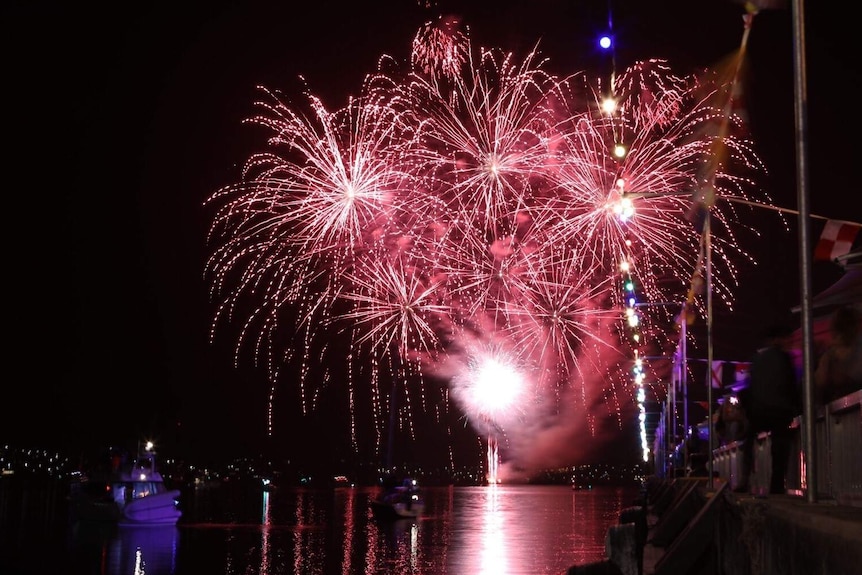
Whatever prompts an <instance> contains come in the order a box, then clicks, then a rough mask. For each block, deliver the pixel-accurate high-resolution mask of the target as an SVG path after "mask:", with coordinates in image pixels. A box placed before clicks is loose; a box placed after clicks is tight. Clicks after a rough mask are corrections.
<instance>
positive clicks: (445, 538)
mask: <svg viewBox="0 0 862 575" xmlns="http://www.w3.org/2000/svg"><path fill="white" fill-rule="evenodd" d="M375 493H376V491H375V489H374V488H349V487H348V488H338V489H334V490H310V489H283V488H279V489H275V490H272V491H265V490H262V489H260V488H259V487H258V488H253V487H251V486H242V487H241V486H228V485H217V486H211V487H206V488H198V489H196V490H194V491H190V492H188V493H184V494H183V497H182V499H181V501H182V506H183V517H182V518H181V520H180V523H179V524H178V525H177V526H176V527H119V528H118V527H114V526H105V525H87V524H74V525H68V524H66V523H65V520H66V516H65V514H63V513H62V512H59V510H58V512H57V513H56V514H55V515H54V520H53V523H52V522H50V521H47V520H46V519H45V518H44V517H42V518H41V519H37V520H35V521H33V522H32V523H27V522H22V521H21V518H20V517H18V516H16V517H13V518H11V519H12V520H13V522H14V523H15V525H16V530H15V531H14V533H15V537H14V538H13V537H10V535H11V534H12V533H13V531H10V530H9V529H8V527H9V526H10V523H9V521H10V518H9V517H7V516H6V515H7V514H6V513H5V512H6V511H8V509H7V508H5V507H0V520H2V522H0V552H2V553H0V555H3V556H4V558H3V560H2V562H0V572H4V573H5V572H7V571H8V572H27V573H30V574H34V575H35V574H39V573H57V572H66V573H72V574H76V573H88V574H93V575H144V574H146V575H195V574H197V573H207V574H211V575H222V574H223V575H244V574H246V573H257V574H260V575H331V574H339V575H351V574H362V575H384V574H385V575H449V574H452V575H463V574H470V575H482V574H487V575H542V574H548V575H559V574H560V573H564V572H565V571H566V569H568V568H569V567H571V566H572V565H575V564H585V563H590V562H593V561H598V560H600V559H602V558H603V557H604V539H605V534H606V532H607V529H608V527H609V526H610V525H613V524H615V523H617V522H618V520H619V513H620V511H621V510H622V509H623V508H625V507H628V506H630V505H631V504H632V501H633V500H634V498H635V497H636V496H637V489H636V488H635V487H628V488H597V489H593V490H581V491H575V490H572V489H571V488H570V487H567V486H508V485H505V484H504V485H491V486H487V487H440V488H425V490H424V493H425V499H426V513H425V515H424V516H422V517H420V518H418V519H404V520H398V521H388V522H378V521H376V520H375V519H374V518H373V517H372V515H371V510H370V499H371V497H373V496H374V495H375ZM43 508H44V506H43ZM51 508H52V509H53V508H54V507H51ZM49 524H54V525H56V530H57V532H59V533H65V534H64V535H63V536H62V537H60V538H52V537H50V536H48V535H49V534H48V533H45V532H44V531H45V530H46V526H47V525H49ZM22 529H23V530H24V531H23V532H21V530H22ZM28 529H29V530H30V531H29V532H28V531H27V530H28ZM52 529H53V528H52ZM34 530H35V531H42V534H41V535H39V534H38V533H34ZM49 531H50V529H49ZM24 541H27V542H28V543H27V544H26V545H22V544H21V543H22V542H24ZM27 545H29V546H30V547H28V546H27ZM46 557H54V559H50V560H49V559H45V558H46ZM25 566H26V570H25V569H24V567H25Z"/></svg>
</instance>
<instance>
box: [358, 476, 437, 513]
mask: <svg viewBox="0 0 862 575" xmlns="http://www.w3.org/2000/svg"><path fill="white" fill-rule="evenodd" d="M371 511H372V513H373V514H374V517H376V518H377V519H409V518H415V517H419V516H421V515H422V513H423V512H424V511H425V500H424V499H423V498H422V494H421V493H420V492H419V487H418V485H417V483H416V480H415V479H410V478H408V479H405V480H404V481H403V482H401V483H400V484H397V485H384V487H383V488H382V490H381V491H380V493H378V494H377V496H376V497H374V498H373V499H372V500H371Z"/></svg>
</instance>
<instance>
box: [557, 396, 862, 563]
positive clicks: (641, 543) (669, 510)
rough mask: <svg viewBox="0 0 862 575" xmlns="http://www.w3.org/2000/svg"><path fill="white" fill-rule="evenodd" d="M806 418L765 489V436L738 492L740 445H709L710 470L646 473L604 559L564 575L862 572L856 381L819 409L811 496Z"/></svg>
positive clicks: (861, 427) (611, 533) (861, 424)
mask: <svg viewBox="0 0 862 575" xmlns="http://www.w3.org/2000/svg"><path fill="white" fill-rule="evenodd" d="M801 424H802V422H801V420H800V419H799V418H797V419H796V420H795V421H794V422H793V423H792V424H791V427H792V429H793V432H794V434H795V439H794V444H793V445H794V447H793V449H792V450H791V454H790V462H789V468H788V476H787V480H786V488H787V489H786V492H785V493H784V494H778V495H775V494H767V492H768V485H769V470H770V469H771V465H770V463H771V462H770V459H769V458H770V445H769V442H770V437H769V434H768V433H762V434H760V435H759V436H757V437H756V438H754V439H753V441H754V442H755V443H754V446H753V447H754V458H753V469H752V470H751V475H750V479H749V485H750V489H749V490H748V491H746V492H744V493H738V492H735V491H734V490H735V489H737V488H738V487H739V486H740V485H741V483H742V480H741V476H742V474H743V473H744V471H745V470H744V467H743V457H742V451H743V450H742V445H741V443H740V442H733V443H730V444H727V445H724V446H721V447H719V448H717V449H715V450H714V451H713V469H714V471H713V474H714V476H713V478H712V481H710V480H709V477H692V476H686V477H657V476H654V477H651V478H649V479H648V480H647V481H646V482H645V484H644V490H643V497H642V499H641V500H639V501H636V502H633V503H634V505H633V506H632V507H631V508H628V509H625V510H623V512H622V513H621V514H620V521H619V524H617V525H614V526H612V527H611V528H610V529H609V530H608V533H607V537H606V542H605V548H606V556H607V557H606V559H605V560H604V561H601V562H598V563H594V564H589V565H575V566H572V567H571V568H570V569H569V570H568V571H567V574H566V575H712V574H721V573H728V574H732V575H858V574H860V573H862V456H860V454H862V391H857V392H853V393H852V394H850V395H848V396H845V397H842V398H840V399H838V400H836V401H834V402H831V403H829V404H828V405H825V406H822V407H821V408H820V409H818V410H816V411H815V421H814V431H815V438H816V439H815V445H814V450H813V457H812V465H814V477H815V490H816V494H815V497H809V493H808V490H809V486H808V485H806V482H805V478H806V476H807V474H806V469H805V464H806V457H805V453H804V451H803V445H802V438H803V434H802V425H801Z"/></svg>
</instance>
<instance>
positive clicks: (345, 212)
mask: <svg viewBox="0 0 862 575" xmlns="http://www.w3.org/2000/svg"><path fill="white" fill-rule="evenodd" d="M383 62H385V63H386V64H387V65H391V66H392V71H391V72H384V71H383V66H381V68H380V69H379V70H378V71H377V72H376V73H375V74H372V75H369V76H368V77H367V78H366V82H365V83H364V84H363V86H362V88H361V97H359V98H351V99H350V100H349V101H348V103H347V105H346V106H345V107H344V108H342V109H339V110H335V111H329V110H328V109H327V108H326V107H325V106H324V104H323V102H322V101H321V100H320V99H319V98H317V97H315V96H314V95H312V94H311V93H307V94H306V97H307V102H306V111H305V112H302V111H299V110H298V109H294V108H292V107H291V106H289V105H288V104H287V103H285V102H283V101H282V100H281V99H280V98H279V97H278V96H277V95H276V94H275V93H273V92H270V91H265V94H266V95H267V97H268V99H267V100H266V101H263V102H261V103H259V105H260V108H261V112H260V113H259V114H258V115H256V116H255V117H253V118H251V119H250V120H249V121H250V122H251V123H253V124H256V125H258V126H262V127H264V128H265V129H267V130H268V132H269V134H270V135H269V138H268V140H267V142H268V144H269V148H270V149H269V150H268V151H266V152H263V153H259V154H255V155H253V156H251V158H250V159H249V161H248V162H247V163H246V168H245V170H244V172H243V177H242V180H241V181H240V182H238V183H236V184H233V185H230V186H227V187H225V188H223V189H221V190H219V191H218V192H216V193H215V194H213V196H212V197H211V198H210V199H209V201H208V203H209V205H215V206H216V212H215V216H214V220H213V225H212V229H211V234H210V239H211V241H212V242H214V243H216V242H221V243H218V244H217V245H216V247H215V249H214V251H213V254H212V256H211V257H210V259H209V260H208V262H207V272H208V274H209V277H210V279H211V282H212V286H213V296H214V298H216V299H218V300H219V304H220V305H219V306H218V308H217V311H216V314H215V319H214V321H213V333H214V332H215V330H216V326H217V325H218V324H221V323H222V322H229V321H232V320H233V319H234V318H235V316H239V317H240V318H241V321H242V325H243V327H242V329H241V333H240V337H239V341H238V343H237V356H239V353H240V350H241V348H242V347H243V345H244V344H243V342H245V341H246V340H247V339H252V340H253V342H254V348H255V352H256V356H258V357H263V358H266V361H267V362H270V363H273V364H278V363H279V362H278V359H279V358H280V357H282V356H280V355H279V354H273V353H271V350H270V349H268V348H269V347H271V346H274V345H276V346H278V345H283V346H285V347H286V348H288V349H291V348H293V347H296V348H297V351H296V353H293V352H291V353H285V354H284V356H288V355H290V356H296V357H298V358H300V361H301V363H302V368H301V370H300V373H301V374H302V376H301V379H300V385H301V386H302V387H303V390H302V394H303V397H305V396H306V394H308V391H306V390H305V389H304V386H305V385H306V382H307V381H308V373H309V370H310V369H311V368H310V366H309V363H310V362H311V361H312V358H314V357H318V356H319V355H320V354H321V353H324V351H323V350H330V349H331V348H330V347H329V346H328V338H327V334H335V333H342V332H343V333H348V334H350V336H349V337H350V343H351V351H350V361H351V366H353V365H354V364H355V365H359V364H360V363H361V362H362V360H361V359H360V356H361V355H362V354H363V353H364V354H365V355H367V356H368V357H370V358H371V359H370V360H369V361H368V363H369V364H370V369H369V370H368V371H363V370H356V369H351V375H350V380H351V384H350V385H351V389H350V393H351V408H353V405H354V401H355V396H356V395H357V394H358V393H359V392H360V390H357V389H354V387H353V386H354V385H361V383H360V380H362V379H363V378H365V379H369V380H370V383H369V387H370V389H369V392H368V394H367V395H370V396H371V398H372V405H373V409H374V417H375V421H376V422H377V424H378V427H377V428H376V430H377V434H378V438H379V437H380V435H381V434H380V432H379V429H380V427H379V425H380V423H381V422H382V420H383V419H385V416H384V414H385V413H386V412H387V410H386V409H384V408H383V406H382V402H385V401H386V398H387V397H388V392H382V391H381V390H382V389H385V388H386V387H385V386H386V381H387V380H388V381H391V382H393V389H397V390H398V393H399V394H401V397H402V398H403V399H404V400H406V401H399V402H398V405H399V413H400V414H401V416H406V414H407V411H406V410H409V409H413V408H416V406H417V405H418V406H427V405H429V404H432V405H438V404H439V402H438V401H436V400H434V401H430V402H429V401H427V398H425V396H424V394H425V393H426V388H425V386H424V384H423V383H422V380H423V378H424V377H425V375H424V374H431V375H432V376H434V377H442V378H445V379H446V380H447V381H449V382H450V389H449V390H445V389H444V390H443V391H442V392H441V399H440V400H441V401H448V398H449V397H450V396H451V397H452V398H453V400H455V401H456V402H458V403H459V405H460V407H461V408H462V409H463V410H464V412H465V413H466V415H467V417H468V418H470V419H471V422H472V423H474V425H475V426H476V427H477V430H479V431H480V432H482V433H487V432H488V431H489V429H488V425H489V421H490V419H491V418H489V415H488V413H485V412H483V411H482V409H486V408H479V406H478V403H477V402H476V401H473V400H470V399H469V394H467V395H465V393H464V390H465V389H468V388H470V385H469V383H465V382H469V381H470V375H469V374H470V373H471V370H472V369H473V367H471V366H473V363H471V362H474V361H475V360H476V357H478V356H477V355H476V354H477V353H479V352H477V351H476V350H481V349H486V348H487V346H491V348H493V349H496V350H497V351H498V352H501V353H502V350H509V351H508V352H506V353H508V354H513V353H514V352H513V351H512V350H515V349H517V350H518V353H514V356H513V357H514V358H515V359H514V360H513V361H515V362H516V363H517V364H518V365H519V366H527V365H529V366H532V367H531V368H530V369H527V370H526V373H528V377H530V378H532V379H533V381H531V383H530V385H532V386H535V387H536V389H545V390H549V389H551V390H553V394H552V395H553V400H554V401H560V400H561V398H562V397H564V396H566V395H567V393H568V392H567V389H568V388H570V389H572V390H576V393H577V394H578V395H579V396H580V398H581V407H582V413H580V414H579V416H580V417H581V418H582V419H583V420H584V421H586V422H587V423H586V424H587V426H588V427H589V428H590V429H591V430H592V429H595V425H594V419H593V418H594V414H593V413H592V411H591V410H593V409H595V407H596V399H597V398H605V401H606V402H609V403H610V404H613V405H614V406H615V407H614V409H616V410H617V413H619V412H620V410H621V407H620V406H621V405H623V404H624V403H625V400H624V399H620V398H621V396H625V394H624V393H622V391H620V390H622V389H624V388H625V385H626V384H627V383H628V382H625V381H624V377H623V376H621V375H620V374H622V373H624V370H622V369H619V365H618V363H619V361H621V358H622V357H623V356H624V355H625V354H624V353H622V352H621V351H620V350H619V346H620V345H621V344H623V343H624V342H623V341H622V339H621V338H620V333H621V328H620V327H619V323H620V322H616V321H615V320H616V319H617V318H620V317H621V316H622V314H621V310H622V307H623V300H622V295H621V293H620V291H619V290H618V289H617V283H616V282H617V280H619V278H620V276H619V269H618V266H619V264H620V262H622V261H627V262H629V263H630V264H631V265H632V266H633V268H632V269H633V271H634V273H635V275H636V276H637V277H638V278H639V281H640V282H641V283H642V288H641V289H642V290H643V292H644V294H645V295H646V296H647V297H648V298H650V299H662V300H664V299H674V298H676V296H677V295H678V294H679V293H681V292H682V291H683V290H684V286H686V285H687V284H688V282H689V280H690V278H691V276H692V271H693V270H694V268H695V265H696V262H695V257H696V255H697V253H698V249H699V247H700V245H699V241H700V236H699V234H698V232H697V231H696V230H695V229H694V226H692V225H691V223H690V222H689V220H688V214H689V213H690V210H691V206H692V202H693V196H694V191H695V190H697V189H698V187H699V186H703V185H704V184H705V182H704V181H703V177H702V169H703V166H704V164H705V162H706V160H707V159H708V157H709V154H710V152H711V150H713V149H714V143H715V139H716V136H715V134H714V133H710V131H709V130H708V129H707V127H708V125H709V124H710V122H711V121H712V120H714V118H715V117H716V114H718V113H720V111H717V110H716V109H715V108H714V107H713V106H711V105H710V99H709V90H710V89H713V88H710V87H708V86H707V87H706V88H707V91H706V92H704V87H703V86H701V85H699V84H697V82H696V81H694V79H693V78H683V77H677V76H675V75H673V74H672V73H671V72H670V70H669V68H668V67H667V65H666V64H665V63H664V62H662V61H646V62H640V63H638V64H636V65H634V66H632V67H630V68H629V69H628V70H626V71H625V72H624V73H623V74H622V75H621V76H620V78H619V81H618V82H617V83H616V89H617V96H618V107H617V110H616V112H614V113H613V114H610V115H609V114H606V113H604V112H601V111H600V110H601V108H600V105H599V104H600V103H599V94H600V92H601V91H600V90H599V89H598V88H596V87H594V84H593V83H591V82H590V81H589V78H588V77H586V75H581V74H578V75H573V76H570V77H565V78H559V77H556V76H554V75H552V74H550V73H548V72H546V71H545V70H544V69H543V67H544V64H545V60H542V59H540V58H539V56H538V52H536V51H533V52H531V53H530V54H528V55H527V57H526V58H524V59H523V60H521V61H520V62H518V61H516V59H515V57H514V56H513V55H512V54H511V53H506V52H504V51H502V50H499V49H485V48H480V49H474V47H473V46H472V45H471V44H470V41H469V38H467V36H466V34H465V33H462V32H461V30H460V29H459V27H458V23H457V22H444V23H442V24H440V25H438V27H436V28H435V27H433V26H432V27H427V28H425V29H423V30H421V31H420V33H419V34H417V36H416V37H415V39H414V44H413V53H412V57H411V59H410V64H409V65H408V66H407V67H406V69H404V70H401V69H398V67H397V65H396V64H395V60H394V59H389V58H388V57H384V58H381V63H383ZM575 80H577V81H578V82H576V81H575ZM619 143H624V144H625V145H626V146H627V148H628V153H627V154H626V155H625V156H623V157H617V156H615V155H613V153H612V148H613V146H614V145H615V144H619ZM723 148H724V150H726V151H727V152H728V153H727V155H726V157H725V158H723V160H722V162H721V163H720V165H718V166H717V169H716V170H715V174H714V175H713V177H712V178H711V179H710V181H709V182H708V183H709V184H710V185H713V186H715V189H716V192H717V193H718V195H719V197H720V196H721V195H722V194H725V195H731V194H732V195H734V196H737V197H746V193H747V191H748V190H749V189H751V188H752V187H753V180H752V179H750V174H751V173H754V172H756V171H757V170H759V169H762V166H761V165H760V163H759V160H758V159H757V157H756V154H755V153H754V151H753V148H752V146H751V144H750V142H747V141H746V140H744V139H741V138H737V137H736V136H734V135H728V136H727V137H726V142H725V146H724V147H723ZM626 201H632V202H633V205H634V207H635V208H636V210H635V211H634V212H633V213H632V214H626V216H627V217H621V213H622V212H621V209H623V208H622V206H623V205H624V203H625V202H626ZM711 214H713V215H714V220H715V222H716V225H717V226H720V227H721V228H722V230H723V231H726V233H724V234H723V236H724V237H723V238H716V242H715V245H716V257H717V260H718V262H717V263H718V266H717V269H718V270H720V271H719V272H718V273H717V277H716V285H717V286H718V289H719V290H720V291H722V292H723V297H724V299H725V300H726V301H731V299H732V298H731V296H732V287H733V284H734V282H735V275H734V272H735V264H734V262H735V260H736V258H738V257H740V256H742V257H743V258H745V257H747V255H746V254H745V252H744V251H743V250H742V248H740V246H739V245H738V241H737V237H736V235H735V234H736V233H737V230H738V229H739V226H737V225H736V224H735V213H734V210H733V209H730V210H726V209H724V208H723V207H722V205H716V206H713V207H712V208H711ZM722 272H723V273H722ZM668 280H670V281H668ZM613 325H617V327H616V329H617V331H616V332H615V331H614V329H613V327H612V326H613ZM291 330H293V332H294V333H295V334H297V335H298V339H296V340H294V341H290V340H291V339H292V334H291V333H290V332H291ZM282 332H287V335H286V337H285V334H284V333H282ZM286 340H287V343H284V342H285V341H286ZM483 346H485V347H483ZM363 350H364V351H363ZM326 353H329V351H326ZM480 355H481V354H480ZM462 356H463V357H462ZM471 358H472V359H471ZM509 365H514V364H509ZM549 366H550V367H549ZM269 367H270V371H269V373H270V374H271V375H272V374H276V373H278V365H270V366H269ZM519 369H520V368H519ZM608 376H611V377H612V381H610V383H608V381H606V380H607V379H608ZM465 378H466V379H465ZM354 382H355V383H354ZM540 384H541V385H540ZM587 387H590V389H592V388H593V387H595V389H596V391H594V392H593V391H588V390H587ZM309 391H310V392H311V393H310V394H309V397H311V398H314V397H317V395H316V390H309ZM417 394H418V399H419V401H414V399H415V397H414V396H416V395H417ZM524 397H525V398H527V399H524V400H523V401H521V402H514V403H513V404H509V405H510V407H509V409H510V410H511V414H508V415H507V414H504V413H501V412H499V411H498V412H495V413H494V414H493V418H492V419H493V420H494V421H493V423H494V424H495V425H501V424H502V423H507V424H509V425H510V426H511V425H513V424H514V422H516V421H519V420H521V419H522V417H521V416H522V415H523V414H524V413H529V412H531V410H533V409H534V408H535V409H537V408H538V407H539V406H540V405H541V406H542V407H541V408H542V409H544V408H545V406H544V405H543V404H544V403H545V402H546V401H549V400H548V399H547V398H542V397H538V398H537V397H536V394H526V395H525V396H524ZM391 400H393V401H394V398H393V399H391ZM303 401H305V400H303ZM531 403H533V404H535V405H530V404H531ZM447 409H448V408H447ZM483 418H484V419H483ZM482 421H484V422H485V423H484V424H483V423H482ZM408 425H409V422H408ZM353 440H354V442H355V441H356V440H355V438H353Z"/></svg>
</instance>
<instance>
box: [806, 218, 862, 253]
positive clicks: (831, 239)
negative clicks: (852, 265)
mask: <svg viewBox="0 0 862 575" xmlns="http://www.w3.org/2000/svg"><path fill="white" fill-rule="evenodd" d="M860 228H862V225H860V224H854V223H850V222H843V221H840V220H827V222H826V225H825V226H824V227H823V232H822V233H821V234H820V241H818V242H817V247H816V248H815V249H814V261H835V260H836V259H837V258H839V257H841V256H843V255H844V254H847V253H849V252H850V250H851V248H852V247H853V242H854V241H855V240H856V236H857V234H858V233H859V229H860Z"/></svg>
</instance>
